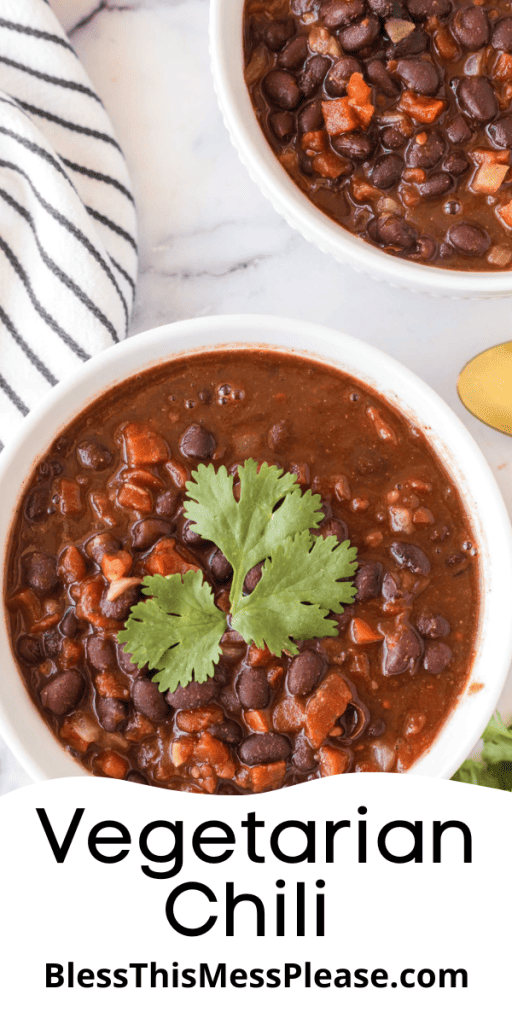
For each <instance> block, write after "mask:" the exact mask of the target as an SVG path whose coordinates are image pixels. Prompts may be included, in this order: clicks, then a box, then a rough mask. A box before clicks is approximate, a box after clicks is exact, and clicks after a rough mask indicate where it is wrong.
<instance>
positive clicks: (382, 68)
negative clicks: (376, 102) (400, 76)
mask: <svg viewBox="0 0 512 1024" xmlns="http://www.w3.org/2000/svg"><path fill="white" fill-rule="evenodd" d="M366 77H367V79H368V81H369V82H371V83H372V85H375V86H376V88H377V89H379V90H380V92H383V93H384V95H385V96H397V95H398V93H399V92H400V86H399V85H397V83H396V82H395V81H394V79H393V78H391V75H390V73H389V71H388V69H387V67H386V65H385V64H384V62H383V61H382V60H378V59H377V58H374V59H373V60H369V61H368V63H367V65H366Z"/></svg>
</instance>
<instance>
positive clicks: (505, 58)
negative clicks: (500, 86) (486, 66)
mask: <svg viewBox="0 0 512 1024" xmlns="http://www.w3.org/2000/svg"><path fill="white" fill-rule="evenodd" d="M492 76H493V78H495V79H497V81H499V82H510V81H511V80H512V54H510V53H500V55H499V57H498V60H497V61H496V64H495V65H494V68H493V72H492Z"/></svg>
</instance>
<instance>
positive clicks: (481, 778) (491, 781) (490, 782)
mask: <svg viewBox="0 0 512 1024" xmlns="http://www.w3.org/2000/svg"><path fill="white" fill-rule="evenodd" d="M482 739H483V748H482V760H481V761H473V760H467V761H464V764H463V765H461V767H460V768H459V770H458V771H457V772H456V773H455V775H454V776H453V780H454V782H470V783H472V784H473V785H474V786H487V787H488V788H489V789H502V790H505V791H506V792H509V793H512V727H510V728H507V726H506V725H505V723H504V722H503V719H502V718H501V716H500V715H499V714H498V712H496V715H495V716H494V717H493V718H491V721H490V722H489V725H488V726H487V728H486V730H485V732H484V734H483V736H482Z"/></svg>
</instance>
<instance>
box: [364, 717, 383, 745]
mask: <svg viewBox="0 0 512 1024" xmlns="http://www.w3.org/2000/svg"><path fill="white" fill-rule="evenodd" d="M385 732H386V723H385V721H384V719H383V718H376V719H375V721H374V722H370V724H369V726H368V729H367V731H366V736H367V737H371V738H372V740H376V739H378V737H379V736H383V735H384V733H385Z"/></svg>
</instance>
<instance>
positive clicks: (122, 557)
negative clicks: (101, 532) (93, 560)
mask: <svg viewBox="0 0 512 1024" xmlns="http://www.w3.org/2000/svg"><path fill="white" fill-rule="evenodd" d="M132 565H133V557H132V555H131V554H130V552H129V551H116V553H115V554H114V555H103V558H102V560H101V571H102V573H103V575H104V576H106V578H107V580H110V582H111V583H112V582H113V581H114V580H120V579H122V577H123V576H127V575H128V573H129V572H130V569H131V567H132Z"/></svg>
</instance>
